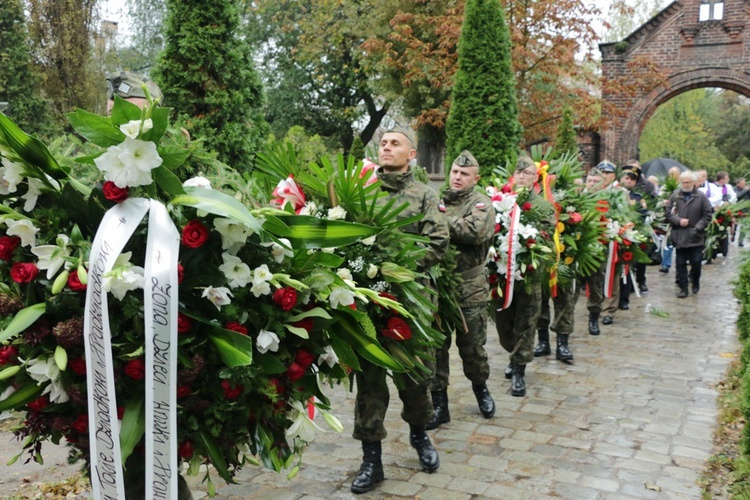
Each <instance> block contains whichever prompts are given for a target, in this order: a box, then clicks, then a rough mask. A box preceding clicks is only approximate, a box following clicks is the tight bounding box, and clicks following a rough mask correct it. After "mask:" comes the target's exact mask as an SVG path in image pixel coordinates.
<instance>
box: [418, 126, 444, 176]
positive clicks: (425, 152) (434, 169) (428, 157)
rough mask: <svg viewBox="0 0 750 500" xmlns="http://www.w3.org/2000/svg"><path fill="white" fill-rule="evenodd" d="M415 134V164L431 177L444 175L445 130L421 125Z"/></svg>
mask: <svg viewBox="0 0 750 500" xmlns="http://www.w3.org/2000/svg"><path fill="white" fill-rule="evenodd" d="M417 133H418V135H419V140H418V146H417V164H418V165H419V166H420V167H423V168H424V169H425V170H427V173H428V174H430V175H431V176H432V175H445V168H444V167H445V129H444V128H442V127H441V128H437V127H433V126H432V125H423V126H421V127H420V128H419V130H418V131H417Z"/></svg>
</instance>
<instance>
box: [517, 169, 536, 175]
mask: <svg viewBox="0 0 750 500" xmlns="http://www.w3.org/2000/svg"><path fill="white" fill-rule="evenodd" d="M514 175H522V176H524V177H534V176H535V175H536V170H535V171H533V172H532V171H531V170H520V171H519V170H516V172H515V174H514Z"/></svg>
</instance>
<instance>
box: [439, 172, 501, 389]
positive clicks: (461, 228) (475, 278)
mask: <svg viewBox="0 0 750 500" xmlns="http://www.w3.org/2000/svg"><path fill="white" fill-rule="evenodd" d="M443 201H444V202H445V210H446V212H445V216H446V219H448V225H449V226H450V234H451V243H453V244H454V245H456V248H457V250H458V252H459V254H458V257H457V269H460V270H462V272H461V276H462V278H463V282H462V283H461V286H460V288H459V298H460V301H461V312H462V314H463V316H464V319H465V321H466V326H467V331H465V332H463V331H459V332H456V333H455V335H456V346H457V347H458V353H459V355H460V356H461V360H462V361H463V368H464V375H466V378H468V379H469V380H471V381H472V383H474V384H483V383H485V382H486V381H487V379H488V378H489V376H490V366H489V363H488V362H487V352H486V351H485V350H484V344H485V343H486V342H487V301H488V299H489V294H490V288H489V283H488V281H487V267H486V265H487V253H488V251H489V249H490V245H491V244H492V236H493V235H494V233H495V217H494V210H493V209H492V203H491V201H490V199H489V198H488V197H487V196H485V195H484V194H481V193H478V192H477V191H475V190H474V187H473V186H472V187H470V188H468V189H464V190H462V191H453V190H448V191H446V192H445V193H444V194H443ZM450 346H451V337H450V335H448V336H447V337H446V339H445V342H443V346H442V348H440V349H438V351H437V352H436V355H435V360H436V365H437V366H436V371H435V377H434V378H433V380H432V383H431V384H430V390H431V391H439V390H443V389H445V388H447V387H448V381H449V375H450V371H449V355H448V350H449V349H450Z"/></svg>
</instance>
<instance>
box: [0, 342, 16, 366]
mask: <svg viewBox="0 0 750 500" xmlns="http://www.w3.org/2000/svg"><path fill="white" fill-rule="evenodd" d="M17 359H18V349H17V348H16V347H15V346H12V345H5V346H3V347H0V365H8V364H11V363H15V362H16V360H17Z"/></svg>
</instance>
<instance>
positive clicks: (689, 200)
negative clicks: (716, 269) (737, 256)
mask: <svg viewBox="0 0 750 500" xmlns="http://www.w3.org/2000/svg"><path fill="white" fill-rule="evenodd" d="M697 181H698V178H697V177H696V175H695V174H694V173H693V172H689V171H686V172H683V173H682V174H680V189H679V190H677V191H675V192H674V193H673V194H672V196H670V198H669V201H668V202H667V205H666V207H665V211H666V214H665V215H666V220H667V222H669V224H670V225H671V226H672V233H671V239H672V244H673V245H674V248H675V252H676V254H677V258H676V259H675V260H676V266H675V267H676V269H677V284H678V286H679V287H680V293H679V294H678V295H677V297H678V298H680V299H684V298H685V297H687V296H688V270H687V264H688V262H690V277H691V281H692V283H693V293H694V294H696V293H698V290H700V279H701V259H702V258H703V246H704V245H705V243H706V227H708V225H709V224H710V223H711V218H712V217H713V208H711V203H710V202H709V201H708V198H707V197H706V195H705V194H703V193H702V192H701V191H699V190H698V189H697V187H696V183H697Z"/></svg>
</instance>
